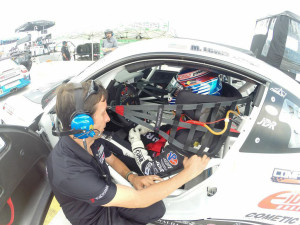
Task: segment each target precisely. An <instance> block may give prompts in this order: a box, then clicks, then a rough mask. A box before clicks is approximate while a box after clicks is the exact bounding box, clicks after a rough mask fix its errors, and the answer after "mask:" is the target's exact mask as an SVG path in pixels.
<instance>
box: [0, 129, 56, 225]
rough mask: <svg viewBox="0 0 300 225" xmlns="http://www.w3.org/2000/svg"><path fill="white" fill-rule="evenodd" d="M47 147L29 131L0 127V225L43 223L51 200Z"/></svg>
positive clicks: (37, 224)
mask: <svg viewBox="0 0 300 225" xmlns="http://www.w3.org/2000/svg"><path fill="white" fill-rule="evenodd" d="M49 153H50V147H49V146H47V145H46V144H45V143H44V142H43V141H42V139H41V138H40V137H39V136H38V135H37V134H36V133H35V132H33V131H32V130H30V129H28V128H26V127H21V126H7V125H0V224H1V225H7V224H19V225H25V224H28V225H29V224H30V225H40V224H43V222H44V218H45V216H46V213H47V210H48V208H49V205H50V203H51V200H52V197H53V195H52V192H51V188H50V185H49V183H48V180H47V172H46V166H45V165H46V159H47V156H48V154H49Z"/></svg>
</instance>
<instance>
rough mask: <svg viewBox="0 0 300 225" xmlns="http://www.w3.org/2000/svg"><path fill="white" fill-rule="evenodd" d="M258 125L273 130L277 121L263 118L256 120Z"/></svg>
mask: <svg viewBox="0 0 300 225" xmlns="http://www.w3.org/2000/svg"><path fill="white" fill-rule="evenodd" d="M257 124H258V125H261V126H262V127H267V128H269V129H271V130H274V128H275V127H276V125H277V123H276V122H275V121H271V120H269V119H267V118H265V117H264V118H263V119H262V121H260V122H257Z"/></svg>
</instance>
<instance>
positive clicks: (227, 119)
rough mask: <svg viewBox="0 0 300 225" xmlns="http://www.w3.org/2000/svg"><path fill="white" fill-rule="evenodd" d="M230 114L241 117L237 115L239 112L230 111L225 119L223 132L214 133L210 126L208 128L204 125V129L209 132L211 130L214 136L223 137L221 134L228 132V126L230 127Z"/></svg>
mask: <svg viewBox="0 0 300 225" xmlns="http://www.w3.org/2000/svg"><path fill="white" fill-rule="evenodd" d="M230 113H233V114H235V115H236V116H239V114H238V113H237V112H235V111H232V110H228V111H227V113H226V117H225V120H224V121H225V126H224V129H223V130H221V131H220V132H215V131H213V130H212V129H211V128H210V127H209V126H207V125H206V124H204V127H205V128H206V129H207V130H209V132H211V133H212V134H214V135H221V134H223V133H224V132H225V131H226V130H227V126H228V123H229V114H230Z"/></svg>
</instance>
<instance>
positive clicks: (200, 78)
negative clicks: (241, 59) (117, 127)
mask: <svg viewBox="0 0 300 225" xmlns="http://www.w3.org/2000/svg"><path fill="white" fill-rule="evenodd" d="M167 89H169V92H170V96H169V103H170V104H174V103H175V100H176V96H177V94H178V93H179V91H181V90H184V89H186V90H190V91H192V92H193V93H196V94H201V95H216V96H218V95H220V93H221V90H222V83H221V81H220V79H219V78H218V76H217V75H216V74H214V73H211V72H207V71H202V70H194V69H187V70H184V71H182V72H181V73H180V74H179V75H177V78H173V80H172V81H171V82H170V84H169V85H168V87H167ZM205 114H208V113H205ZM204 117H207V115H204V114H202V115H201V118H204ZM170 128H171V127H170V126H168V125H163V126H162V127H161V128H160V129H161V130H163V131H165V132H168V130H170ZM186 131H187V130H184V129H181V128H179V129H178V131H177V134H176V136H177V137H176V138H177V139H178V140H180V142H181V143H184V139H186V138H187V134H188V133H187V132H186ZM202 136H203V132H195V135H194V137H193V139H194V141H193V143H194V142H195V141H197V140H200V139H201V138H202ZM147 137H148V138H147ZM149 139H150V140H149ZM128 140H129V142H130V143H131V149H132V152H133V154H134V158H135V161H136V163H137V165H138V166H139V169H140V170H141V171H142V173H143V174H144V175H152V174H156V175H159V176H161V177H164V176H170V175H173V174H175V173H177V172H178V171H179V170H181V169H182V168H183V161H184V157H185V155H183V154H182V152H181V151H180V150H178V147H176V146H175V145H173V144H169V143H168V142H167V141H166V140H165V139H164V138H162V137H159V136H158V135H157V134H156V133H154V132H152V131H151V130H150V129H148V128H146V127H144V126H141V125H137V126H136V127H135V128H132V129H131V130H130V131H129V136H128ZM145 145H146V148H145ZM150 155H151V156H150ZM186 156H187V155H186ZM188 156H190V155H188Z"/></svg>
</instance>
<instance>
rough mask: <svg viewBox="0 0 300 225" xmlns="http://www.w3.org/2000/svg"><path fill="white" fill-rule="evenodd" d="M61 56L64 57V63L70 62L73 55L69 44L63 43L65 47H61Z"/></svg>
mask: <svg viewBox="0 0 300 225" xmlns="http://www.w3.org/2000/svg"><path fill="white" fill-rule="evenodd" d="M61 54H62V57H63V61H70V59H71V55H70V52H69V49H68V43H67V42H66V41H63V46H62V47H61Z"/></svg>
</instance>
